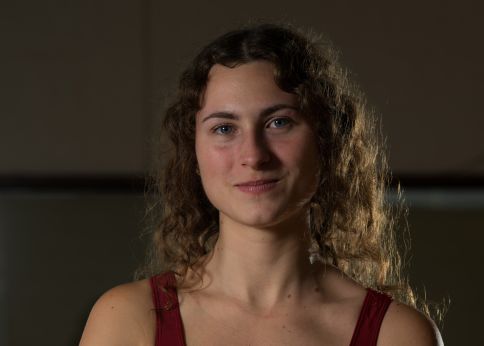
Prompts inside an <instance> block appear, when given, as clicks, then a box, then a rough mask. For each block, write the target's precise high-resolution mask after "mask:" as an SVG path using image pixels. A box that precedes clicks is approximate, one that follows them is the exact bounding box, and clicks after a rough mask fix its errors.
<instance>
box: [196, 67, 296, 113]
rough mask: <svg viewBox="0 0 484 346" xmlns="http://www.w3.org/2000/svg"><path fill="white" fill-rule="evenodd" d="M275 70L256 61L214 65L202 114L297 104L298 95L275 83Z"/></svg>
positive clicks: (209, 76) (203, 98) (203, 99)
mask: <svg viewBox="0 0 484 346" xmlns="http://www.w3.org/2000/svg"><path fill="white" fill-rule="evenodd" d="M274 76H275V66H274V65H273V64H272V63H270V62H267V61H254V62H250V63H246V64H242V65H238V66H236V67H233V68H231V67H226V66H223V65H218V64H217V65H214V66H213V67H212V68H211V70H210V72H209V75H208V82H207V86H206V89H205V92H204V95H203V97H202V102H201V106H202V110H203V109H205V108H213V107H215V108H216V107H220V106H229V107H230V106H231V105H232V106H235V105H238V106H246V107H247V106H249V105H253V106H257V105H260V106H262V105H264V106H266V105H267V104H268V103H273V102H279V103H280V102H284V103H288V104H291V105H295V103H296V99H297V98H296V95H294V94H290V93H287V92H285V91H283V90H282V89H280V88H279V86H278V85H277V84H276V81H275V79H274Z"/></svg>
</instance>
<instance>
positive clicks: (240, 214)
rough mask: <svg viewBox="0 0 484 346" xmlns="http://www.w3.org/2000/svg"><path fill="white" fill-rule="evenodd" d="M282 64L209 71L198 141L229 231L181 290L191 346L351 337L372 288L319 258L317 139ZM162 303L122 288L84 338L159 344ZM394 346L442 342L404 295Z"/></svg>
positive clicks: (396, 311) (144, 286) (390, 339)
mask: <svg viewBox="0 0 484 346" xmlns="http://www.w3.org/2000/svg"><path fill="white" fill-rule="evenodd" d="M273 71H274V70H273V66H272V65H271V64H270V63H268V62H261V61H258V62H252V63H248V64H244V65H240V66H238V67H235V68H227V67H223V66H220V65H215V66H214V67H213V68H212V70H211V71H210V74H209V81H208V84H207V88H206V91H205V93H204V95H203V100H202V107H201V110H200V111H199V113H198V114H197V118H196V141H195V142H196V155H197V160H198V165H199V171H200V179H201V181H202V184H203V187H204V190H205V192H206V194H207V196H208V198H209V200H210V201H211V203H212V204H213V205H214V206H215V207H216V208H217V209H218V210H219V211H220V234H219V238H218V240H217V243H216V245H215V247H214V250H213V251H212V252H211V253H210V254H209V255H208V256H207V257H205V258H203V259H202V260H201V262H200V263H199V265H198V266H197V267H196V270H197V271H199V274H200V275H202V278H203V283H202V285H201V286H200V287H198V288H197V289H196V290H190V291H188V290H179V291H178V298H179V301H180V312H181V316H182V321H183V326H184V331H185V337H186V341H187V345H189V346H192V345H335V346H336V345H341V346H343V345H349V343H350V340H351V336H352V334H353V330H354V327H355V325H356V321H357V318H358V315H359V311H360V309H361V305H362V303H363V299H364V297H365V294H366V290H365V289H364V288H363V287H361V286H360V285H358V284H357V283H355V282H354V281H352V280H351V279H349V278H347V277H345V276H344V275H343V274H342V273H341V272H340V271H339V270H338V269H336V268H333V267H331V266H329V265H324V264H322V263H315V264H311V263H310V262H309V260H308V253H307V250H306V249H307V248H308V245H309V244H308V241H307V240H306V239H305V237H304V233H305V231H306V230H307V227H308V225H307V201H308V200H309V199H310V198H311V196H312V195H313V194H314V191H315V183H316V181H317V174H318V165H317V155H316V154H317V147H316V141H315V136H314V133H313V132H312V131H313V130H312V129H313V127H312V126H311V124H310V123H309V122H308V121H307V119H306V118H305V117H304V116H303V115H302V114H300V113H299V112H298V111H297V99H296V97H295V96H294V95H292V94H289V93H286V92H284V91H282V90H281V89H279V87H278V86H277V84H276V83H275V81H274V73H273ZM281 105H282V106H281ZM274 106H278V107H275V108H274ZM276 108H277V109H276ZM267 178H270V179H272V178H274V179H277V180H278V181H277V183H276V185H275V187H274V188H273V189H272V190H270V191H266V192H264V193H261V194H256V195H254V194H247V193H244V192H242V191H241V190H240V189H239V188H238V187H237V184H239V183H242V182H246V181H251V180H258V179H267ZM191 277H193V272H191V271H189V272H188V273H187V281H190V278H191ZM152 309H153V303H152V302H151V291H150V287H149V285H148V282H147V280H142V281H139V282H134V283H129V284H125V285H121V286H118V287H115V288H114V289H111V290H110V291H108V292H107V293H105V294H104V295H103V296H102V297H101V298H100V299H99V301H98V302H97V303H96V304H95V306H94V308H93V310H92V312H91V315H90V317H89V320H88V322H87V324H86V328H85V332H84V334H83V337H82V340H81V345H83V346H84V345H99V344H103V345H153V340H154V336H155V332H156V330H155V316H154V314H153V310H152ZM387 345H392V346H406V345H412V346H430V345H432V346H434V345H442V343H441V340H439V333H438V331H437V329H436V328H435V327H434V326H433V324H432V322H431V321H429V320H427V319H426V318H425V317H424V316H423V315H421V314H420V313H419V312H417V311H416V310H414V309H413V308H410V307H408V306H405V305H402V304H397V303H395V302H393V303H392V304H391V305H390V307H389V309H388V311H387V314H386V315H385V318H384V320H383V324H382V326H381V330H380V336H379V339H378V346H387Z"/></svg>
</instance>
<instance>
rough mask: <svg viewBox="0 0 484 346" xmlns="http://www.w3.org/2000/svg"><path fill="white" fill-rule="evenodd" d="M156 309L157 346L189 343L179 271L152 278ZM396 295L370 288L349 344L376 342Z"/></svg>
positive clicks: (363, 345) (372, 344)
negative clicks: (180, 302)
mask: <svg viewBox="0 0 484 346" xmlns="http://www.w3.org/2000/svg"><path fill="white" fill-rule="evenodd" d="M150 284H151V288H152V293H153V303H154V306H155V310H156V339H155V346H185V337H184V334H183V324H182V320H181V315H180V309H179V302H178V295H177V292H176V288H175V284H176V279H175V274H174V273H173V272H171V271H169V272H166V273H163V274H160V275H156V276H153V277H151V278H150ZM391 302H392V299H391V298H390V297H389V296H387V295H385V294H383V293H380V292H377V291H374V290H372V289H367V294H366V297H365V300H364V302H363V306H362V308H361V311H360V315H359V317H358V321H357V323H356V327H355V330H354V332H353V337H352V339H351V343H350V345H349V346H376V342H377V339H378V334H379V332H380V326H381V323H382V321H383V317H384V316H385V313H386V311H387V309H388V306H389V305H390V303H391Z"/></svg>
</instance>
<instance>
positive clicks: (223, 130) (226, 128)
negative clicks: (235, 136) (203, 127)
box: [213, 125, 232, 135]
mask: <svg viewBox="0 0 484 346" xmlns="http://www.w3.org/2000/svg"><path fill="white" fill-rule="evenodd" d="M213 132H214V133H217V134H219V135H228V134H230V133H231V132H232V126H230V125H220V126H217V127H215V128H214V129H213Z"/></svg>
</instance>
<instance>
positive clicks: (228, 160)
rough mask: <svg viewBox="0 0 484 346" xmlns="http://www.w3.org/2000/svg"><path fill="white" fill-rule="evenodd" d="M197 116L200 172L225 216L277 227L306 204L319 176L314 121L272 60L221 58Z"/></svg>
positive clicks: (210, 193)
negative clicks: (230, 63) (280, 80)
mask: <svg viewBox="0 0 484 346" xmlns="http://www.w3.org/2000/svg"><path fill="white" fill-rule="evenodd" d="M196 117H197V118H196V139H195V147H196V156H197V161H198V165H199V169H200V177H201V180H202V184H203V188H204V190H205V193H206V194H207V197H208V199H209V200H210V202H211V203H212V204H213V205H214V207H215V208H217V209H218V210H219V211H220V213H221V217H222V218H225V217H226V218H230V219H231V220H232V221H234V222H237V223H240V224H244V225H247V226H253V227H271V226H275V225H277V224H279V223H281V222H283V221H285V220H287V219H288V218H290V217H291V216H294V215H295V214H296V213H298V212H300V211H301V210H302V208H303V207H305V206H306V205H307V202H308V201H309V199H310V198H311V197H312V196H313V194H314V192H315V187H316V183H317V181H318V178H317V172H318V162H317V145H316V140H315V134H314V133H313V131H312V129H313V126H312V124H310V123H309V122H308V120H307V118H306V117H304V116H303V115H302V114H300V113H299V112H298V103H297V97H296V95H293V94H289V93H287V92H284V91H283V90H281V89H280V88H279V87H278V86H277V84H276V83H275V80H274V66H273V65H272V64H271V63H269V62H265V61H256V62H251V63H247V64H243V65H239V66H238V67H235V68H228V67H224V66H222V65H215V66H214V67H213V68H212V69H211V70H210V73H209V79H208V83H207V87H206V91H205V93H204V97H203V100H202V107H201V109H200V111H199V112H198V113H197V116H196Z"/></svg>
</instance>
